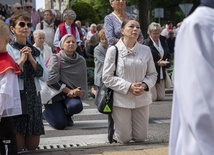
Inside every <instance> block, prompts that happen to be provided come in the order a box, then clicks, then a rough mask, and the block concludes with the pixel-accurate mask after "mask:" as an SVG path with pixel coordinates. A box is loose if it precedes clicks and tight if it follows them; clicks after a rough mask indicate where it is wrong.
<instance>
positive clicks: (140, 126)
mask: <svg viewBox="0 0 214 155" xmlns="http://www.w3.org/2000/svg"><path fill="white" fill-rule="evenodd" d="M112 117H113V120H114V126H115V132H114V139H115V140H117V142H120V143H127V142H129V141H130V140H134V141H144V140H145V139H146V138H147V130H148V124H149V105H148V106H143V107H139V108H135V109H129V108H121V107H115V106H114V107H113V112H112Z"/></svg>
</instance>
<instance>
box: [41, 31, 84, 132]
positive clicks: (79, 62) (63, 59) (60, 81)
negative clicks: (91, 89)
mask: <svg viewBox="0 0 214 155" xmlns="http://www.w3.org/2000/svg"><path fill="white" fill-rule="evenodd" d="M60 48H61V51H60V52H59V53H58V54H56V55H53V56H52V57H51V58H50V60H49V63H48V71H49V78H48V81H47V84H48V85H49V86H51V87H52V88H54V89H57V90H59V89H60V88H61V87H62V85H66V87H65V88H64V89H63V91H62V93H60V94H59V95H57V96H55V97H53V99H52V104H46V105H45V110H44V112H43V117H44V118H45V119H46V121H47V122H48V123H49V124H50V125H51V126H52V127H53V128H55V129H58V130H61V129H64V128H66V127H67V126H69V125H73V120H72V118H71V116H72V115H74V114H77V113H80V112H81V111H82V110H83V105H82V101H81V99H86V98H87V90H88V88H87V70H86V69H87V68H86V61H85V59H84V58H83V57H82V56H80V55H79V54H78V53H77V52H76V48H77V43H76V39H75V38H74V36H73V35H71V34H67V35H65V36H64V37H62V39H61V42H60Z"/></svg>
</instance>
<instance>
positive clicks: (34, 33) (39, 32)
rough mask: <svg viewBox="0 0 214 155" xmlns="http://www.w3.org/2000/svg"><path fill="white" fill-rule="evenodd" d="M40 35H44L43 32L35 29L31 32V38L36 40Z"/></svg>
mask: <svg viewBox="0 0 214 155" xmlns="http://www.w3.org/2000/svg"><path fill="white" fill-rule="evenodd" d="M40 34H43V35H45V31H43V30H39V29H37V30H35V31H34V32H33V37H34V38H38V37H39V35H40Z"/></svg>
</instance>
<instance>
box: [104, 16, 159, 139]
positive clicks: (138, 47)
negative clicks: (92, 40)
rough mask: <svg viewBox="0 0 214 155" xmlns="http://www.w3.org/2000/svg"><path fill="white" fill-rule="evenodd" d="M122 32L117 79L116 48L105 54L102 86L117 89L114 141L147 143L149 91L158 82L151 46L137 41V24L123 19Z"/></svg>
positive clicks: (114, 106) (115, 96) (114, 110)
mask: <svg viewBox="0 0 214 155" xmlns="http://www.w3.org/2000/svg"><path fill="white" fill-rule="evenodd" d="M121 33H122V35H123V37H122V38H121V39H120V40H119V41H118V42H117V44H116V45H115V46H116V47H117V48H118V63H117V69H116V76H114V70H115V55H116V54H115V53H116V50H115V47H113V46H112V47H110V48H109V49H108V50H107V52H106V57H105V62H104V67H103V76H102V79H103V83H104V84H105V85H106V86H107V87H109V88H111V89H113V90H114V102H113V112H112V118H113V120H114V127H115V132H114V136H113V138H114V140H115V141H117V142H120V143H126V142H129V141H130V140H134V141H144V140H145V139H146V137H147V127H148V122H149V105H150V104H151V103H152V98H151V94H150V89H151V88H152V87H153V86H154V84H155V82H156V79H157V72H156V70H155V65H154V62H153V58H152V54H151V51H150V49H149V47H147V46H145V45H142V44H140V43H138V41H137V39H138V36H139V34H140V24H139V23H138V21H136V20H132V19H128V20H124V21H123V23H122V27H121ZM124 125H125V126H124Z"/></svg>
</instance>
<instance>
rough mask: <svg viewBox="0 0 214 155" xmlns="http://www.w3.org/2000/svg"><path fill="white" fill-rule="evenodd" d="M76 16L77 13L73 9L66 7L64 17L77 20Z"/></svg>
mask: <svg viewBox="0 0 214 155" xmlns="http://www.w3.org/2000/svg"><path fill="white" fill-rule="evenodd" d="M76 17H77V15H76V13H75V12H74V11H73V10H71V9H66V10H64V11H63V19H68V18H71V19H73V20H75V19H76Z"/></svg>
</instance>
